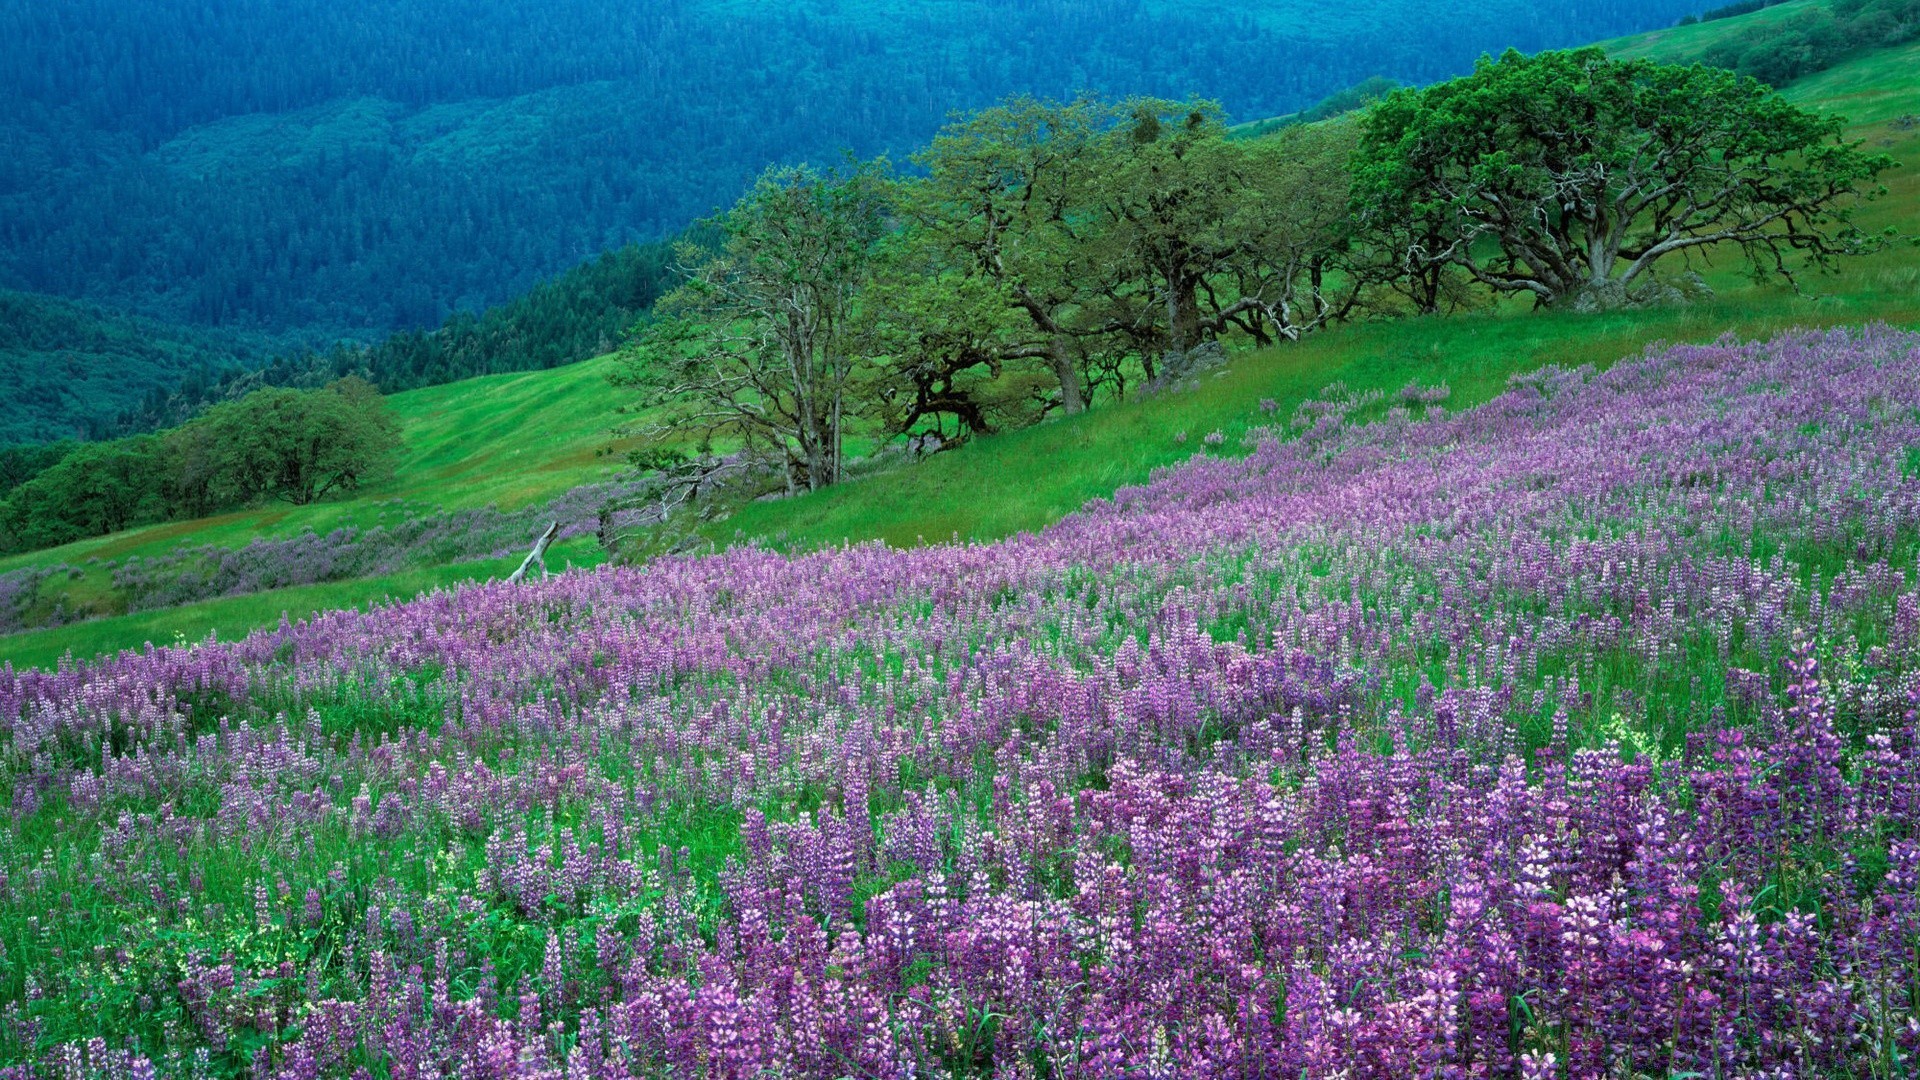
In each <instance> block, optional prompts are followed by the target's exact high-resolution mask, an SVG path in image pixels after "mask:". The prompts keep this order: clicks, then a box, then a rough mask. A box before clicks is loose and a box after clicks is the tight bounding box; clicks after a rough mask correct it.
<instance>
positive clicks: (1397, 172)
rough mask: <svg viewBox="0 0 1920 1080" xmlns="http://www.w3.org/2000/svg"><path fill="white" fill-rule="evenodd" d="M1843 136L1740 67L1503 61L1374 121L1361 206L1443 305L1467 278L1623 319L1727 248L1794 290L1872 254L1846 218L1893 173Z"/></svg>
mask: <svg viewBox="0 0 1920 1080" xmlns="http://www.w3.org/2000/svg"><path fill="white" fill-rule="evenodd" d="M1840 132H1841V121H1840V120H1839V119H1838V118H1834V117H1822V116H1816V115H1814V114H1812V113H1808V112H1805V111H1803V110H1800V109H1797V108H1795V107H1794V106H1792V105H1791V104H1789V103H1788V102H1787V101H1786V100H1785V99H1783V98H1781V97H1780V96H1779V95H1778V94H1776V93H1774V92H1773V91H1771V90H1769V89H1768V88H1766V87H1765V86H1762V85H1761V84H1759V83H1757V82H1755V81H1754V80H1753V79H1750V78H1745V77H1743V76H1738V75H1735V74H1733V73H1731V72H1727V71H1721V70H1717V69H1713V68H1706V67H1698V66H1695V67H1677V66H1672V65H1665V64H1656V63H1652V62H1649V61H1644V60H1633V61H1615V60H1609V59H1607V57H1606V55H1605V54H1604V53H1602V52H1601V51H1600V50H1599V49H1595V48H1589V49H1579V50H1573V51H1567V52H1548V53H1541V54H1539V55H1537V56H1531V57H1528V56H1522V55H1521V54H1519V53H1517V52H1508V53H1507V54H1506V55H1504V56H1502V57H1501V58H1500V59H1498V60H1482V61H1481V63H1480V64H1479V66H1478V67H1477V68H1476V69H1475V71H1474V73H1473V74H1472V75H1469V76H1467V77H1465V78H1460V79H1455V80H1453V81H1451V82H1447V83H1441V84H1439V85H1437V86H1432V87H1428V88H1425V89H1421V90H1403V91H1400V92H1398V93H1395V94H1392V95H1390V96H1388V97H1387V98H1386V99H1385V100H1383V101H1381V102H1380V103H1379V104H1378V105H1376V106H1375V107H1374V108H1373V110H1372V112H1371V113H1370V114H1369V116H1368V118H1367V121H1366V131H1365V136H1364V138H1363V139H1362V140H1361V144H1360V148H1359V150H1358V152H1357V153H1356V155H1355V181H1354V211H1355V214H1356V218H1357V220H1358V222H1359V223H1360V225H1361V226H1362V227H1363V228H1364V229H1367V230H1369V231H1371V233H1372V234H1373V236H1374V237H1375V238H1376V242H1382V241H1384V242H1386V243H1390V244H1393V245H1397V246H1398V248H1399V251H1398V252H1397V259H1396V260H1394V261H1398V262H1400V263H1401V264H1402V266H1403V267H1404V269H1405V271H1406V272H1407V273H1408V274H1410V275H1413V276H1414V277H1416V278H1424V279H1426V280H1427V281H1429V282H1430V283H1431V284H1432V286H1433V287H1432V288H1430V289H1429V290H1428V292H1429V293H1430V294H1436V295H1437V287H1438V284H1439V278H1438V277H1437V276H1436V274H1437V271H1438V269H1440V268H1443V267H1445V266H1457V267H1460V268H1462V269H1464V270H1465V271H1466V272H1467V273H1468V274H1470V275H1471V276H1472V277H1473V278H1474V279H1476V280H1478V281H1479V282H1481V283H1483V284H1485V285H1487V286H1490V287H1492V288H1493V289H1495V290H1498V291H1500V292H1508V293H1529V294H1531V295H1533V296H1534V297H1535V299H1536V300H1537V302H1538V303H1540V304H1541V305H1558V304H1563V303H1567V302H1573V303H1576V304H1580V305H1583V306H1585V305H1591V306H1617V305H1620V304H1624V303H1629V302H1633V301H1637V300H1643V299H1646V298H1648V297H1650V296H1652V295H1654V294H1655V291H1656V290H1654V289H1651V288H1649V284H1650V281H1651V278H1652V274H1653V271H1654V268H1655V267H1656V265H1658V264H1660V263H1661V262H1662V260H1665V259H1668V258H1670V257H1673V256H1681V257H1683V258H1684V257H1685V255H1686V254H1687V253H1690V252H1694V251H1697V250H1700V249H1704V248H1707V247H1710V246H1715V245H1719V246H1726V247H1734V248H1737V249H1738V250H1739V251H1740V252H1741V254H1742V255H1743V256H1744V257H1745V259H1746V260H1747V262H1748V264H1749V265H1750V266H1751V267H1752V269H1753V271H1754V273H1755V274H1756V275H1757V276H1767V275H1779V276H1781V277H1784V278H1786V279H1787V280H1789V281H1792V280H1793V279H1794V276H1795V273H1796V271H1797V270H1798V269H1801V268H1804V267H1813V268H1820V269H1825V268H1828V267H1830V266H1831V265H1832V262H1833V260H1834V258H1835V257H1836V256H1839V255H1842V254H1845V253H1848V252H1852V251H1856V250H1859V249H1860V248H1861V247H1862V246H1863V241H1864V238H1863V237H1862V236H1861V235H1860V233H1859V232H1858V231H1857V230H1856V229H1854V228H1853V226H1852V225H1851V223H1850V221H1849V219H1848V215H1849V208H1850V206H1851V205H1852V203H1853V202H1854V200H1855V199H1856V197H1858V196H1861V195H1868V196H1870V195H1872V194H1874V189H1873V187H1872V185H1873V181H1874V179H1875V178H1876V177H1877V176H1878V174H1879V173H1880V172H1881V171H1882V170H1884V169H1887V168H1889V167H1891V166H1892V162H1891V161H1890V160H1888V159H1887V158H1885V157H1881V156H1875V155H1869V154H1865V153H1862V152H1861V151H1860V149H1859V145H1860V144H1858V143H1850V142H1845V141H1843V140H1842V139H1841V137H1840ZM1796 254H1797V255H1798V256H1800V259H1799V260H1798V261H1799V263H1800V266H1795V265H1794V262H1795V260H1794V259H1793V256H1794V255H1796ZM1429 302H1431V301H1429Z"/></svg>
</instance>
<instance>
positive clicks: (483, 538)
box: [113, 483, 630, 611]
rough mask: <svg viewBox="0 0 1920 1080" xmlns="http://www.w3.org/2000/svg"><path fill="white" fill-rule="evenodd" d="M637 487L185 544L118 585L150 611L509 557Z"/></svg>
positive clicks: (133, 569)
mask: <svg viewBox="0 0 1920 1080" xmlns="http://www.w3.org/2000/svg"><path fill="white" fill-rule="evenodd" d="M629 490H630V485H626V484H619V483H612V484H593V485H588V486H585V487H580V488H576V489H574V490H572V491H570V492H568V493H567V494H565V495H563V496H561V497H560V498H558V499H555V500H554V501H553V502H551V503H548V504H545V505H541V506H532V507H527V508H525V509H521V510H513V511H503V510H498V509H496V508H494V507H492V506H486V507H480V508H478V509H472V510H458V511H447V512H435V513H430V514H421V515H415V514H411V513H409V514H408V515H407V516H406V517H405V518H403V519H402V520H400V521H398V522H395V523H393V524H391V525H378V526H375V527H373V528H371V529H364V530H363V529H357V528H341V529H334V530H332V531H331V532H327V533H315V532H311V531H309V532H305V533H301V534H300V535H298V536H292V537H288V538H286V539H281V540H272V539H265V538H262V539H257V540H254V541H252V542H250V543H248V544H247V545H245V546H244V547H239V548H231V547H224V546H221V545H216V544H204V545H192V546H183V547H180V548H176V549H174V550H172V551H169V552H167V553H166V554H164V555H159V556H155V557H152V558H146V559H140V558H133V559H128V560H127V561H126V562H125V563H123V564H122V565H121V566H120V567H118V568H117V569H115V570H114V573H113V584H114V587H115V588H116V589H118V590H119V591H120V592H121V593H122V595H124V596H125V597H126V602H127V608H128V610H130V611H146V610H152V609H155V608H166V607H175V606H177V605H180V604H190V603H194V602H196V601H199V600H209V599H213V598H215V597H220V596H240V595H244V594H247V593H256V592H264V591H266V590H268V589H281V588H286V587H288V586H293V585H311V584H314V583H317V582H323V581H344V580H349V579H352V578H363V577H373V576H376V575H381V574H391V573H394V572H396V571H400V570H406V569H413V568H418V567H427V566H444V565H447V564H450V563H457V562H462V561H465V560H469V559H480V558H489V557H500V556H503V555H506V554H510V553H512V552H513V551H514V550H515V549H521V550H524V549H525V547H526V546H527V545H528V544H529V543H531V542H532V538H533V537H535V536H538V535H539V533H540V531H541V530H542V529H543V528H545V526H546V523H547V522H549V521H558V522H560V534H559V539H563V540H564V539H567V538H570V537H573V536H578V535H581V534H582V533H588V532H592V531H593V530H594V529H595V528H596V526H597V524H598V515H599V511H600V507H601V506H602V505H604V504H605V503H607V502H609V501H611V500H615V499H618V498H620V497H622V496H624V495H626V494H627V493H628V492H629Z"/></svg>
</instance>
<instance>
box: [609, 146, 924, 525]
mask: <svg viewBox="0 0 1920 1080" xmlns="http://www.w3.org/2000/svg"><path fill="white" fill-rule="evenodd" d="M887 172H888V168H887V164H886V162H885V161H884V160H881V161H877V162H870V163H849V164H848V166H847V167H845V168H844V169H841V170H838V171H834V172H822V171H819V170H816V169H813V168H810V167H807V166H799V167H790V168H777V169H770V170H768V171H767V172H766V173H764V174H762V175H761V177H760V179H759V181H758V182H757V183H756V184H754V186H753V190H751V191H749V192H748V193H747V194H746V195H745V196H743V197H742V198H741V200H740V201H739V202H738V203H737V204H735V205H734V207H733V209H731V210H729V211H727V212H726V213H725V214H722V215H720V216H719V217H717V218H714V219H713V220H712V221H711V222H710V223H709V225H710V227H711V228H712V229H713V230H714V231H715V232H716V233H718V234H719V236H720V237H721V241H720V243H719V245H718V247H717V248H716V249H715V250H712V251H701V250H700V249H699V248H697V247H695V246H693V245H687V246H685V247H683V248H682V251H681V254H682V258H683V261H684V262H685V263H686V264H687V266H686V269H685V276H686V280H685V281H684V283H683V284H681V285H680V287H679V288H677V289H675V290H674V291H673V292H671V293H669V294H668V295H667V296H666V297H664V298H663V299H662V300H661V302H660V312H659V314H660V319H659V321H657V322H656V323H654V324H653V325H652V326H651V327H649V328H648V330H647V332H646V334H645V335H644V337H643V339H642V340H641V342H640V343H639V344H638V346H637V347H636V349H635V350H634V351H633V352H632V353H631V355H630V357H629V360H628V363H627V365H626V367H625V369H624V372H623V374H622V376H621V377H620V378H619V379H618V380H617V381H618V382H620V383H622V384H624V385H629V386H636V387H639V388H640V389H641V390H642V392H643V401H644V404H645V406H646V407H648V408H650V409H655V410H660V413H659V414H658V416H657V420H656V423H657V424H659V425H660V426H661V427H663V428H672V429H675V433H676V435H678V434H681V433H684V432H685V431H688V430H693V431H697V432H698V433H699V435H700V438H701V442H702V444H703V445H708V446H711V445H712V444H713V442H714V441H715V440H716V439H718V440H736V441H739V442H743V443H745V444H746V445H747V446H748V447H750V448H754V449H759V450H763V451H765V452H766V453H768V454H769V455H771V456H773V457H775V458H777V459H779V462H780V465H781V467H782V468H783V469H784V470H785V472H786V475H787V476H788V478H789V482H790V483H791V484H794V485H797V486H804V487H807V488H821V487H826V486H828V485H830V484H835V483H838V482H839V481H840V477H841V467H842V466H841V453H842V449H843V447H844V446H845V442H846V431H847V426H848V422H849V421H850V419H851V402H850V400H849V399H850V396H851V392H852V389H853V386H854V382H855V380H856V379H857V378H859V377H860V375H861V374H862V370H861V369H862V368H863V367H864V366H865V358H864V357H863V356H861V355H859V354H858V352H857V351H856V350H855V349H854V347H853V344H854V343H853V340H852V335H851V333H850V329H849V324H850V323H851V321H852V315H853V303H854V296H855V294H856V293H858V292H859V291H860V289H861V288H862V287H864V286H865V284H866V283H867V281H868V280H869V279H870V278H871V275H872V266H873V255H874V247H875V245H876V244H877V243H878V242H879V240H880V238H881V236H882V234H883V233H884V231H885V229H886V219H887V212H888V198H889V191H888V183H887Z"/></svg>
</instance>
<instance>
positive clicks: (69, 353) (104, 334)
mask: <svg viewBox="0 0 1920 1080" xmlns="http://www.w3.org/2000/svg"><path fill="white" fill-rule="evenodd" d="M273 347H274V343H272V342H269V341H267V340H265V339H264V338H261V337H259V336H257V335H255V336H249V335H244V334H235V333H231V332H224V331H218V330H208V329H199V328H193V327H185V326H179V325H176V324H170V323H163V322H160V321H158V320H154V319H146V318H138V317H135V316H129V315H124V314H121V313H118V312H113V311H109V310H106V309H104V308H101V307H99V306H97V305H93V304H84V303H75V302H72V301H68V300H59V299H55V298H53V297H48V296H34V295H29V294H25V293H9V292H0V403H3V404H0V446H8V445H12V444H15V443H28V442H49V441H52V440H55V439H64V438H86V437H88V436H90V435H92V434H96V433H100V432H103V431H104V430H106V429H109V428H111V427H112V426H113V424H114V422H115V420H116V419H117V418H118V417H119V416H120V415H121V414H123V413H125V412H127V411H129V410H133V409H136V408H138V407H139V406H140V404H141V402H142V401H144V400H146V399H147V398H148V397H149V396H151V395H154V394H173V393H177V392H178V391H179V390H180V388H181V387H182V386H183V385H184V384H187V383H190V382H192V381H193V380H194V379H196V378H202V377H206V376H209V375H211V374H213V373H214V372H216V371H218V370H220V369H223V368H231V367H236V366H245V365H249V364H253V363H256V362H257V361H258V359H259V358H260V357H261V356H263V355H265V354H266V353H267V352H268V351H269V349H271V348H273Z"/></svg>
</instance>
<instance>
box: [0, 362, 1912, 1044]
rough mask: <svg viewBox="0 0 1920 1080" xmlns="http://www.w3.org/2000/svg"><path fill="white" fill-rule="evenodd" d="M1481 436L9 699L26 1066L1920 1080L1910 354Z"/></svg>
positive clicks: (305, 635)
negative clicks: (1043, 523) (1919, 1076)
mask: <svg viewBox="0 0 1920 1080" xmlns="http://www.w3.org/2000/svg"><path fill="white" fill-rule="evenodd" d="M1445 397H1446V395H1445V393H1444V392H1443V391H1442V389H1441V388H1437V387H1410V388H1408V390H1407V391H1406V392H1405V393H1402V394H1401V395H1399V396H1398V397H1394V398H1379V396H1378V395H1374V396H1373V397H1371V398H1370V397H1366V396H1357V395H1351V394H1343V393H1340V392H1338V390H1337V388H1336V389H1334V390H1333V391H1331V392H1329V393H1327V394H1325V395H1323V397H1322V398H1321V399H1320V400H1318V401H1316V402H1314V403H1312V404H1311V405H1310V406H1308V407H1305V408H1302V409H1301V410H1300V411H1298V412H1297V413H1295V414H1294V415H1293V416H1291V417H1275V418H1274V420H1273V423H1274V426H1273V427H1272V428H1268V429H1256V431H1255V433H1254V438H1252V439H1251V440H1250V441H1249V442H1248V444H1247V445H1245V446H1241V447H1237V448H1236V447H1233V446H1227V445H1222V446H1211V445H1207V446H1204V447H1203V448H1202V452H1201V453H1200V454H1199V455H1197V456H1195V457H1194V458H1192V459H1191V460H1190V461H1189V462H1187V463H1186V464H1184V465H1181V466H1179V467H1176V468H1173V469H1171V470H1167V471H1165V472H1163V473H1161V474H1159V475H1157V476H1156V478H1155V479H1154V480H1153V481H1152V482H1151V483H1149V484H1147V485H1145V486H1142V487H1138V488H1131V489H1127V490H1124V491H1121V492H1120V493H1118V494H1117V495H1116V496H1115V498H1113V499H1112V500H1110V501H1104V502H1097V503H1093V504H1089V505H1088V506H1087V507H1086V508H1085V509H1084V510H1082V511H1081V512H1080V513H1078V514H1075V515H1073V516H1071V517H1069V518H1067V519H1065V520H1063V521H1061V522H1059V523H1058V524H1056V525H1055V526H1053V527H1051V528H1049V529H1046V530H1044V531H1042V532H1040V533H1037V534H1029V535H1022V536H1018V537H1015V538H1013V539H1010V540H1007V541H1004V542H1000V543H995V544H981V545H944V546H931V547H925V548H919V549H914V550H906V551H899V550H891V549H888V548H884V547H880V546H877V545H876V546H861V547H853V548H847V549H843V550H836V551H823V552H818V553H814V554H808V555H800V556H787V555H781V554H777V553H773V552H768V551H763V550H757V549H753V548H738V549H735V550H732V551H728V552H725V553H722V554H719V555H714V556H709V557H702V558H673V559H667V560H662V561H659V562H656V563H653V564H652V565H650V566H648V567H645V568H639V569H603V570H599V571H595V572H590V573H575V574H568V575H564V576H561V577H557V578H555V579H553V580H551V581H546V582H541V583H536V584H529V585H523V586H518V587H511V586H506V585H503V584H494V585H483V586H473V587H468V588H465V589H462V590H459V591H457V592H451V593H438V594H433V595H430V596H426V597H422V598H420V599H418V600H416V601H413V602H411V603H406V604H400V605H396V606H391V607H386V608H381V609H377V610H375V611H373V612H371V613H358V612H344V613H338V614H332V615H326V616H321V617H318V618H316V619H314V620H312V621H311V622H308V623H303V624H300V625H297V626H284V627H282V628H281V629H279V630H278V631H272V632H263V633H259V634H256V635H254V636H253V637H251V638H249V639H247V640H246V641H243V642H239V643H235V644H218V645H214V644H208V645H203V646H199V647H195V648H191V649H159V650H154V651H151V652H148V653H146V654H131V653H130V654H124V655H122V656H121V657H119V658H118V659H115V660H110V661H106V662H104V663H102V664H100V665H98V666H84V667H79V668H74V669H68V670H62V671H59V672H56V673H41V672H19V673H13V672H8V673H5V674H0V723H4V724H5V726H6V729H7V732H6V734H7V739H6V741H5V744H4V746H5V752H4V758H3V759H0V775H4V781H5V784H6V787H7V788H8V789H10V800H11V802H10V815H9V817H8V820H7V824H6V825H5V827H4V829H3V830H0V872H3V873H4V877H3V878H0V946H4V953H0V1001H4V1005H0V1059H4V1060H6V1061H9V1062H11V1063H13V1064H12V1065H11V1066H10V1067H9V1068H10V1071H8V1072H6V1073H5V1074H4V1075H6V1076H9V1077H29V1076H33V1077H38V1076H49V1077H63V1078H64V1077H76V1078H78V1077H90V1076H103V1077H111V1078H115V1080H119V1078H131V1077H147V1076H153V1075H156V1074H157V1075H162V1076H173V1075H179V1076H240V1075H253V1076H261V1077H284V1078H289V1080H292V1078H306V1077H316V1076H339V1077H368V1078H392V1080H398V1078H402V1077H405V1078H426V1077H454V1076H459V1077H473V1078H493V1077H510V1076H512V1077H517V1076H552V1077H556V1078H559V1077H566V1078H569V1080H571V1078H575V1077H579V1078H587V1077H639V1076H679V1077H781V1076H792V1077H803V1076H818V1077H841V1076H849V1077H906V1076H925V1077H938V1076H948V1075H954V1076H1005V1077H1022V1076H1048V1077H1063V1078H1064V1077H1108V1076H1138V1077H1176V1076H1178V1077H1215V1076H1217V1077H1260V1076H1287V1077H1302V1076H1304V1077H1336V1076H1338V1077H1353V1078H1358V1077H1443V1076H1444V1077H1466V1076H1503V1077H1505V1076H1519V1077H1527V1078H1537V1077H1548V1076H1562V1077H1597V1076H1618V1077H1639V1076H1649V1077H1663V1078H1664V1077H1674V1076H1688V1075H1691V1076H1702V1077H1761V1076H1766V1077H1789V1076H1791V1077H1813V1076H1854V1077H1907V1076H1912V1075H1914V1073H1915V1070H1916V1068H1917V1067H1920V1066H1916V1059H1917V1058H1920V746H1916V741H1917V740H1920V716H1917V715H1916V710H1917V709H1920V565H1917V563H1916V559H1917V558H1920V337H1916V336H1913V335H1908V334H1903V333H1898V332H1895V331H1892V330H1888V329H1885V328H1870V329H1867V330H1863V331H1856V332H1853V333H1845V332H1829V333H1821V334H1799V335H1788V336H1784V337H1781V338H1779V339H1776V340H1775V341H1772V342H1770V343H1765V344H1740V343H1736V342H1733V341H1731V340H1729V341H1724V342H1721V343H1717V344H1713V345H1708V346H1687V347H1676V348H1672V349H1668V350H1665V351H1659V352H1653V353H1649V354H1648V355H1646V356H1644V357H1641V358H1637V359H1632V360H1627V361H1623V362H1620V363H1618V364H1616V365H1615V366H1613V367H1611V368H1609V369H1607V370H1606V371H1604V372H1595V371H1593V370H1591V369H1582V370H1576V371H1562V370H1552V369H1550V370H1547V371H1545V372H1541V373H1538V374H1536V375H1532V376H1528V377H1526V378H1524V379H1520V380H1516V381H1515V383H1514V384H1513V385H1512V387H1511V388H1510V389H1509V390H1508V392H1507V393H1505V394H1504V395H1502V396H1500V397H1499V398H1497V399H1495V400H1494V401H1492V402H1491V403H1489V404H1486V405H1483V406H1480V407H1478V408H1474V409H1471V410H1468V411H1463V412H1449V411H1447V410H1446V409H1445V408H1444V404H1443V402H1444V399H1445ZM1362 419H1364V420H1365V421H1366V422H1365V423H1360V422H1357V421H1359V420H1362Z"/></svg>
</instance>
